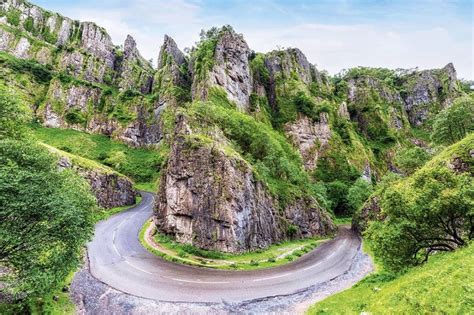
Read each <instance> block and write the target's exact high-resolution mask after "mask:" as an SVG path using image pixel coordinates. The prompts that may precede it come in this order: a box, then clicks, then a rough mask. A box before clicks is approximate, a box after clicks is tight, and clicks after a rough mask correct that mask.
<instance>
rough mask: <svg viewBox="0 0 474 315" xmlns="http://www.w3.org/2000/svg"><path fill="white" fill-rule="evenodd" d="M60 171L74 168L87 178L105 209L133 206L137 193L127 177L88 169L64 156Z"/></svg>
mask: <svg viewBox="0 0 474 315" xmlns="http://www.w3.org/2000/svg"><path fill="white" fill-rule="evenodd" d="M58 167H59V168H60V169H64V168H72V169H74V170H75V171H76V172H77V173H78V174H79V175H80V176H81V177H83V178H85V179H86V180H87V182H88V183H89V185H90V187H91V190H92V192H93V193H94V195H95V197H96V199H97V203H98V205H99V206H100V207H102V208H104V209H110V208H115V207H121V206H128V205H133V204H134V203H135V197H136V196H137V192H136V191H135V189H134V188H133V183H132V182H131V181H130V180H129V179H128V178H127V177H125V176H123V175H119V174H117V173H111V172H107V171H103V170H100V169H86V168H84V167H81V166H79V165H76V164H74V163H73V162H72V161H71V160H70V159H69V158H67V157H65V156H62V157H60V159H59V161H58Z"/></svg>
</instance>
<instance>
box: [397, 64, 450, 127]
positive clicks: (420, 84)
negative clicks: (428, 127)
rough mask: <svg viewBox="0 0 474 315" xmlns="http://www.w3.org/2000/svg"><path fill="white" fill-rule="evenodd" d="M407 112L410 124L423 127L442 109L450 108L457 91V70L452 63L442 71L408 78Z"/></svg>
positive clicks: (428, 72) (432, 71)
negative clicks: (424, 123)
mask: <svg viewBox="0 0 474 315" xmlns="http://www.w3.org/2000/svg"><path fill="white" fill-rule="evenodd" d="M406 80H407V82H408V84H407V87H406V90H407V92H406V96H405V98H404V100H405V110H406V111H407V113H408V118H409V120H410V123H412V124H413V125H415V126H419V125H422V124H423V122H425V121H426V120H427V119H428V118H430V117H432V116H433V115H435V114H436V113H437V112H438V111H439V110H440V109H443V108H446V107H449V106H450V105H451V103H452V100H453V98H454V97H456V96H457V95H458V93H457V91H456V81H457V79H456V70H455V69H454V66H453V64H452V63H449V64H447V65H446V66H445V67H444V68H442V69H434V70H424V71H420V72H418V71H416V72H414V73H412V74H410V75H408V76H407V78H406Z"/></svg>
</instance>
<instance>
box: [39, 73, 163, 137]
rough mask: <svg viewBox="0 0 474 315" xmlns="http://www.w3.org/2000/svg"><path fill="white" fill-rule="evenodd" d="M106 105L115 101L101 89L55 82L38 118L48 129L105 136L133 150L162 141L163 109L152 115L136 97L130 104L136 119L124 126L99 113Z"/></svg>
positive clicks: (113, 118) (143, 102) (129, 107)
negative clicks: (65, 129) (134, 147)
mask: <svg viewBox="0 0 474 315" xmlns="http://www.w3.org/2000/svg"><path fill="white" fill-rule="evenodd" d="M103 102H110V103H112V102H114V99H113V98H112V97H111V96H110V95H105V93H104V91H103V90H102V89H100V88H98V87H90V86H84V85H74V84H72V85H70V84H63V83H61V82H60V81H59V80H54V81H52V83H51V84H50V87H49V91H48V93H47V96H46V98H45V100H44V104H43V105H42V106H41V107H40V108H38V109H37V111H36V115H37V116H38V117H39V118H40V119H41V120H42V122H43V125H45V126H46V127H52V128H72V129H77V130H82V131H87V132H92V133H101V134H104V135H107V136H111V137H114V138H116V139H119V140H121V141H123V142H125V143H127V144H129V145H131V146H144V145H153V144H156V143H158V142H159V141H160V140H161V139H162V137H163V135H162V132H161V122H160V116H161V113H162V110H163V108H162V107H159V106H158V107H157V108H155V109H153V110H152V111H150V110H149V109H148V107H147V106H150V105H149V104H146V101H145V100H144V98H143V97H141V96H139V97H135V98H134V99H132V100H130V101H128V104H127V106H128V109H127V110H128V111H129V113H128V114H129V115H131V116H133V117H134V119H131V120H130V121H129V122H121V121H120V120H118V118H115V117H114V116H113V115H110V114H109V112H101V111H99V110H97V108H98V107H99V106H101V103H103Z"/></svg>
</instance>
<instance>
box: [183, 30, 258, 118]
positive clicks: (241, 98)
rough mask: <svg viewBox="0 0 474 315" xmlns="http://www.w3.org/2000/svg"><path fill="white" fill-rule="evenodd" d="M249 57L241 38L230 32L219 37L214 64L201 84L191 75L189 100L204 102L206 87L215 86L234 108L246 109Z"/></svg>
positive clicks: (249, 82) (249, 77)
mask: <svg viewBox="0 0 474 315" xmlns="http://www.w3.org/2000/svg"><path fill="white" fill-rule="evenodd" d="M249 56H250V48H249V47H248V45H247V43H246V42H245V40H244V39H243V36H242V35H239V34H236V33H235V32H234V31H231V30H227V31H225V32H223V34H221V35H219V39H218V41H217V45H216V48H215V52H214V59H215V64H214V67H213V68H212V70H211V71H209V73H208V74H207V77H206V78H205V79H204V82H201V79H200V78H198V77H197V76H196V75H195V74H193V86H192V95H193V99H202V100H205V99H207V97H208V93H209V88H211V87H213V86H218V87H221V88H222V89H224V91H225V92H226V93H227V97H228V98H229V100H231V101H233V102H235V104H236V105H237V107H238V108H240V109H242V110H247V109H248V107H249V104H250V100H249V97H250V94H251V93H252V76H251V75H250V66H249Z"/></svg>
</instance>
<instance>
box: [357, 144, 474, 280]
mask: <svg viewBox="0 0 474 315" xmlns="http://www.w3.org/2000/svg"><path fill="white" fill-rule="evenodd" d="M473 141H474V138H473V137H472V136H471V137H470V138H469V137H468V138H467V139H465V140H463V141H461V142H460V143H459V144H457V145H456V147H454V149H456V150H455V152H456V153H455V156H460V155H461V156H463V155H465V154H469V153H466V152H463V151H464V150H467V148H469V147H472V144H473ZM451 150H453V148H448V149H447V151H445V152H447V153H448V154H449V158H450V159H451V158H452V156H453V153H452V151H451ZM442 154H443V153H441V155H442ZM468 159H469V158H468ZM473 187H474V183H473V178H472V175H471V174H470V173H469V171H467V172H464V173H455V172H454V171H453V170H451V169H450V168H449V167H448V166H447V163H445V162H444V161H443V160H438V161H434V162H430V163H428V164H427V165H426V166H424V167H423V168H421V169H420V170H418V171H416V172H415V173H414V174H413V175H412V176H411V177H408V178H406V179H404V180H401V181H398V182H396V183H395V184H393V185H391V186H389V187H387V188H386V189H385V191H384V192H383V193H382V195H381V208H382V212H383V214H384V216H385V217H387V219H386V220H384V221H383V222H379V221H375V222H372V223H370V225H369V228H368V230H367V232H366V234H367V236H368V237H369V238H370V239H371V240H372V241H373V249H374V253H375V254H376V255H377V256H378V257H381V259H382V261H383V263H384V264H385V265H386V267H387V268H389V269H391V270H395V271H398V270H401V269H404V268H406V267H407V266H410V265H416V264H419V263H422V262H424V261H426V260H427V259H428V257H429V255H430V254H432V253H435V252H440V251H450V250H454V249H456V248H458V247H461V246H465V245H467V244H468V243H469V241H470V240H472V238H473V236H474V235H473V232H472V231H473V230H474V226H473V223H474V216H473V213H472V209H474V190H473Z"/></svg>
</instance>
